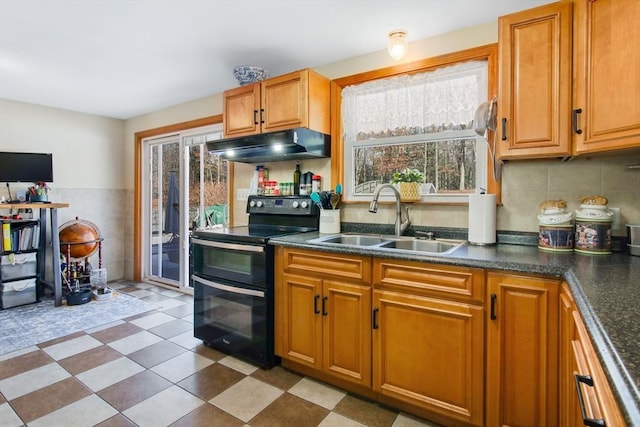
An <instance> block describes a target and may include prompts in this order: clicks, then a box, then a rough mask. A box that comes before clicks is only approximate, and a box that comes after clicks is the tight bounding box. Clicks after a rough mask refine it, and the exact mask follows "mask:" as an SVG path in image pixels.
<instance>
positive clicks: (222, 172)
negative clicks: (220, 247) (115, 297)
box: [143, 126, 228, 289]
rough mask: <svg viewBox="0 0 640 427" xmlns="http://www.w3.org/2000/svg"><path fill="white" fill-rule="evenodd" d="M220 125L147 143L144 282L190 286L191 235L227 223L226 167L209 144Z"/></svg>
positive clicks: (219, 132) (215, 135) (145, 143)
mask: <svg viewBox="0 0 640 427" xmlns="http://www.w3.org/2000/svg"><path fill="white" fill-rule="evenodd" d="M221 134H222V131H221V126H209V127H206V128H199V129H193V130H190V131H187V132H181V133H178V134H173V135H166V136H162V137H158V138H152V139H149V140H145V141H143V146H144V154H145V156H144V157H145V162H144V163H145V165H146V166H147V167H146V168H144V167H143V170H144V171H145V176H146V177H147V179H146V184H145V185H144V189H143V200H144V206H143V210H144V215H143V218H144V220H143V230H144V240H145V241H144V244H143V259H144V263H143V278H144V279H145V280H150V281H154V282H161V283H164V284H167V285H170V286H175V287H180V288H187V289H188V288H190V287H191V280H190V276H191V267H190V262H189V260H190V244H189V240H190V232H191V230H192V229H193V228H194V227H207V226H208V227H213V226H222V225H226V223H227V222H228V189H227V163H226V162H225V161H224V160H222V159H220V158H219V157H218V156H215V155H212V154H209V152H208V151H207V150H206V142H207V141H211V140H215V139H219V138H220V137H221Z"/></svg>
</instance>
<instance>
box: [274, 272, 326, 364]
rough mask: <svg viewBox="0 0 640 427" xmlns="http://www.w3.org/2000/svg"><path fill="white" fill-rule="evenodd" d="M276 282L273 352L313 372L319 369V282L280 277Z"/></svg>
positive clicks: (320, 289) (293, 277)
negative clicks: (274, 350)
mask: <svg viewBox="0 0 640 427" xmlns="http://www.w3.org/2000/svg"><path fill="white" fill-rule="evenodd" d="M280 277H281V278H280V279H279V281H278V283H277V285H276V286H277V288H276V294H277V297H276V299H278V300H279V301H278V304H277V305H276V309H277V312H276V316H283V317H284V318H281V319H279V320H278V323H279V327H278V328H276V332H277V333H278V332H279V333H278V335H277V336H276V341H277V342H276V352H277V354H278V355H279V356H281V357H286V358H287V359H290V360H292V361H295V362H298V363H302V364H304V365H307V366H310V367H312V368H315V369H321V368H322V316H321V304H322V300H321V298H322V281H321V280H319V279H314V278H310V277H306V276H299V275H295V274H286V273H285V274H282V275H281V276H280Z"/></svg>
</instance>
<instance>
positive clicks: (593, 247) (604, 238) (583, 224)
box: [575, 196, 613, 254]
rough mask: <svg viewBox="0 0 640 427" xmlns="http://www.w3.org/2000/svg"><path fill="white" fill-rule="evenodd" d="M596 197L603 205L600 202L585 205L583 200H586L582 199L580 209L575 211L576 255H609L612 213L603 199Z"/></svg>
mask: <svg viewBox="0 0 640 427" xmlns="http://www.w3.org/2000/svg"><path fill="white" fill-rule="evenodd" d="M591 197H596V196H591ZM597 197H600V198H601V199H603V200H604V203H602V201H600V204H593V203H589V202H587V203H585V199H588V198H583V199H582V204H581V205H580V209H579V210H577V211H576V237H575V251H576V252H578V253H585V254H610V253H611V225H612V224H613V211H611V210H610V209H609V208H608V207H607V205H606V203H607V201H606V199H605V198H604V197H602V196H597ZM587 201H588V200H587Z"/></svg>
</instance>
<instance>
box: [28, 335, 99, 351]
mask: <svg viewBox="0 0 640 427" xmlns="http://www.w3.org/2000/svg"><path fill="white" fill-rule="evenodd" d="M83 335H87V333H86V332H76V333H74V334H71V335H65V336H64V337H60V338H55V339H52V340H49V341H45V342H42V343H40V344H37V346H38V347H39V348H47V347H51V346H52V345H55V344H60V343H62V342H65V341H69V340H72V339H75V338H79V337H81V336H83Z"/></svg>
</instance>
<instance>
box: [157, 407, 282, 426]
mask: <svg viewBox="0 0 640 427" xmlns="http://www.w3.org/2000/svg"><path fill="white" fill-rule="evenodd" d="M244 425H245V424H244V423H243V422H242V421H240V420H239V419H237V418H236V417H234V416H232V415H229V414H227V413H226V412H224V411H223V410H221V409H218V408H216V407H215V406H213V405H211V404H210V403H205V404H204V405H200V406H198V407H197V408H196V409H194V410H193V411H191V412H189V413H188V414H187V415H185V416H184V417H182V418H180V419H179V420H178V421H176V422H175V423H173V424H171V425H170V426H169V427H196V426H212V427H242V426H244ZM273 427H276V426H273ZM283 427H284V426H283Z"/></svg>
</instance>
